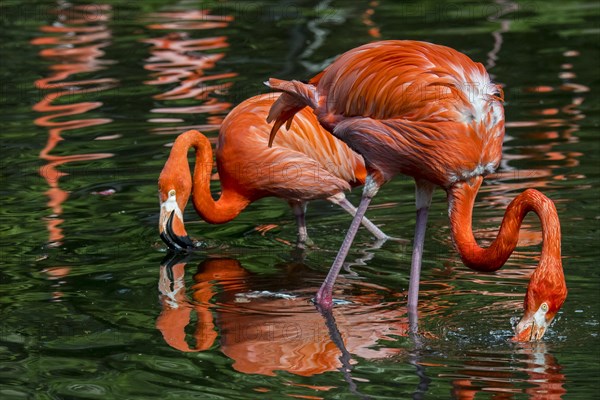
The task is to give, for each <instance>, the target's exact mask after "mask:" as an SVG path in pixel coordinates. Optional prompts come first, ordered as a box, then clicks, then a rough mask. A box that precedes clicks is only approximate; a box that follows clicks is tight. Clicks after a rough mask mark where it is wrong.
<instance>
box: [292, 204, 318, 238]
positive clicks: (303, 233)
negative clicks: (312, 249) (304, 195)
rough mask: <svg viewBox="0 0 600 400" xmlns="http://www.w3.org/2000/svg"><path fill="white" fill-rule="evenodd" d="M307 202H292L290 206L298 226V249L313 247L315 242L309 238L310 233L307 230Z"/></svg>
mask: <svg viewBox="0 0 600 400" xmlns="http://www.w3.org/2000/svg"><path fill="white" fill-rule="evenodd" d="M306 204H307V203H306V202H305V201H293V202H292V201H291V202H290V206H291V207H292V211H293V212H294V216H295V217H296V225H297V226H298V242H297V243H298V247H302V248H303V247H304V246H305V245H308V246H312V245H313V242H312V240H310V238H309V237H308V231H307V229H306V218H305V215H306Z"/></svg>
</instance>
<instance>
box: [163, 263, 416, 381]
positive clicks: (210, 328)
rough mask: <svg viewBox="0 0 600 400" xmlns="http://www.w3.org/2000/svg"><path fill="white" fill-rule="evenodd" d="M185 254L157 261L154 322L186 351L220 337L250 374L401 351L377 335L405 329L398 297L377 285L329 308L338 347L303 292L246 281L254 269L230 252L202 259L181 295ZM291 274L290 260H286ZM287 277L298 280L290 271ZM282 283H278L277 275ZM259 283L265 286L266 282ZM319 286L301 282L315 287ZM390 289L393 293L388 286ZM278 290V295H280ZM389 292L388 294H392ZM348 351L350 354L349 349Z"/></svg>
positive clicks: (336, 364) (316, 369)
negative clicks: (189, 334)
mask: <svg viewBox="0 0 600 400" xmlns="http://www.w3.org/2000/svg"><path fill="white" fill-rule="evenodd" d="M184 268H185V261H181V262H176V263H175V264H173V265H171V266H170V265H162V266H161V274H160V281H159V290H160V292H161V295H160V300H161V304H162V312H161V314H160V316H159V317H158V319H157V321H156V327H157V328H158V329H159V330H160V331H161V333H162V335H163V337H164V339H165V341H166V342H167V344H169V346H171V347H173V348H175V349H177V350H180V351H184V352H195V351H204V350H208V349H210V348H212V347H213V346H214V345H215V344H216V343H215V341H216V339H217V337H220V342H219V343H218V345H219V347H220V350H221V351H222V352H223V353H224V354H225V355H226V356H228V357H230V358H231V359H232V360H233V361H234V364H233V368H234V369H235V370H237V371H239V372H243V373H248V374H261V375H275V372H276V371H286V372H290V373H293V374H296V375H301V376H311V375H315V374H321V373H324V372H327V371H336V370H339V369H340V368H342V366H343V364H342V360H341V357H342V355H343V354H344V353H345V354H347V355H348V362H349V363H350V364H353V363H354V362H353V361H352V362H351V361H350V358H349V354H354V355H357V356H359V357H361V358H365V359H370V360H373V359H382V358H386V357H390V356H394V355H397V354H400V353H401V352H403V350H402V349H400V348H387V347H384V346H382V345H379V344H378V343H379V342H380V341H381V340H390V341H396V340H397V337H399V336H407V330H408V317H407V316H406V309H405V308H404V307H400V306H399V303H400V301H404V300H403V297H404V296H399V297H402V299H399V301H398V302H395V301H394V302H388V303H387V304H386V305H385V306H382V304H381V303H382V301H384V298H383V294H382V292H381V291H384V292H385V291H386V289H383V288H380V287H375V286H374V285H371V286H368V287H367V286H365V287H361V288H360V290H356V289H355V290H353V295H352V297H351V299H350V300H351V301H352V302H353V304H351V305H345V306H341V307H336V308H334V312H333V317H332V318H334V322H333V323H334V324H335V327H336V329H337V331H338V332H337V333H338V334H339V335H340V337H341V340H342V342H343V343H342V346H343V347H344V349H343V350H342V349H341V348H340V347H338V344H337V343H336V342H335V341H334V338H333V337H332V336H331V335H332V332H331V331H330V328H329V326H328V323H329V321H328V320H325V319H324V316H323V315H321V314H320V313H319V312H317V311H316V309H315V307H314V306H313V305H312V304H311V303H310V302H309V298H308V297H303V295H302V294H298V295H294V291H291V292H289V293H290V294H291V296H290V297H287V296H286V295H283V294H281V293H279V292H277V293H273V292H265V291H263V290H256V288H253V287H251V286H250V285H251V283H250V282H251V281H252V274H251V273H250V272H248V271H247V270H245V269H244V268H243V267H242V266H241V265H240V263H239V262H238V261H237V260H234V259H210V258H209V259H206V260H204V261H203V262H202V263H200V265H199V266H198V269H197V272H196V274H195V275H194V277H193V280H194V283H193V285H192V286H191V288H190V289H191V293H190V294H189V296H190V297H191V301H190V299H188V297H187V296H188V295H186V287H185V278H184ZM290 269H291V272H290V274H294V273H295V272H294V271H293V266H292V265H290ZM290 281H293V282H295V283H294V285H296V286H301V285H305V284H306V282H304V283H303V282H300V283H298V279H297V276H296V275H294V276H293V277H291V278H290ZM279 283H281V282H279ZM263 289H264V288H263ZM316 290H317V287H313V288H303V289H302V293H311V295H312V294H313V293H315V292H316ZM386 295H390V293H386ZM277 296H281V297H277ZM392 296H393V294H392ZM192 313H195V314H196V316H197V322H196V326H195V332H194V334H193V339H194V340H195V344H194V345H193V346H190V344H188V341H187V339H186V333H185V328H186V326H187V325H188V324H189V323H190V319H191V314H192ZM348 353H349V354H348Z"/></svg>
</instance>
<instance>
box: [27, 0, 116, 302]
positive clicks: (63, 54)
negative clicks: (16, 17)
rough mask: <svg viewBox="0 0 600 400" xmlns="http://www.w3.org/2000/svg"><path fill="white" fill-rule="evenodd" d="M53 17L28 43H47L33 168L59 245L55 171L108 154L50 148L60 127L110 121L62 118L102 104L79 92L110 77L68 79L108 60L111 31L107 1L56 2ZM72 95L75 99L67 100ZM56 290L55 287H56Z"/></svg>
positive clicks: (60, 197) (56, 274)
mask: <svg viewBox="0 0 600 400" xmlns="http://www.w3.org/2000/svg"><path fill="white" fill-rule="evenodd" d="M54 13H55V14H56V19H57V21H56V22H55V23H54V24H53V25H48V26H42V27H41V28H40V30H41V31H42V32H45V33H49V34H52V36H44V37H40V38H36V39H33V40H32V41H31V44H33V45H39V46H52V47H49V48H44V49H42V50H41V51H40V52H39V54H40V56H41V57H43V58H44V59H46V60H48V61H51V62H53V64H52V65H51V66H50V67H49V68H50V71H51V72H50V75H49V76H47V77H45V78H41V79H38V80H36V81H35V86H36V88H38V89H39V90H40V93H41V95H42V97H43V98H42V99H41V100H40V101H39V102H38V103H36V104H35V105H34V106H33V110H34V111H37V112H39V113H47V114H46V115H44V116H42V117H39V118H37V119H36V120H35V121H34V123H35V124H36V125H38V126H42V127H45V128H48V140H47V142H46V145H45V146H44V148H43V149H42V151H41V152H40V159H42V160H44V161H45V164H44V165H43V166H42V167H41V168H40V169H39V174H40V175H41V176H42V177H43V178H44V179H45V180H46V182H47V183H48V186H49V189H48V190H47V191H46V195H47V196H48V198H49V200H48V207H49V208H50V209H51V210H52V214H51V215H49V216H48V217H47V218H45V220H46V226H47V228H48V231H49V239H48V245H49V246H60V245H61V244H62V241H63V239H64V234H63V231H62V228H61V227H60V225H61V224H62V223H63V222H64V219H62V218H61V215H62V213H63V208H62V205H63V204H64V202H65V201H66V200H67V199H68V197H69V193H68V192H67V191H66V190H64V189H61V187H60V182H59V181H60V178H61V177H63V176H65V175H68V173H66V172H63V171H61V170H60V168H59V167H60V166H62V165H63V164H67V163H71V162H78V161H91V160H97V159H102V158H107V157H111V156H112V155H113V154H111V153H87V154H70V155H62V156H59V155H53V154H52V152H53V150H54V149H55V148H56V146H57V145H58V143H59V142H60V141H62V140H64V138H63V136H62V135H63V133H64V132H66V131H71V130H76V129H83V128H89V127H92V126H96V125H102V124H107V123H109V122H111V121H112V120H111V119H108V118H81V117H79V118H70V119H69V118H68V117H75V116H82V115H83V114H85V113H86V112H88V111H91V110H94V109H96V108H98V107H100V106H102V103H101V102H99V101H79V97H82V96H85V95H87V94H90V93H94V92H100V91H104V90H108V89H111V88H114V87H115V86H116V84H117V81H116V80H114V79H111V78H104V79H82V80H72V79H71V78H72V77H73V76H74V75H77V74H82V73H90V72H95V71H98V70H101V69H104V68H106V65H109V64H111V63H112V62H111V61H109V60H101V59H100V58H101V57H102V56H103V55H104V52H103V51H102V50H101V49H102V48H103V47H105V46H107V45H109V44H110V39H111V32H110V30H109V29H108V27H107V26H106V24H105V22H106V21H107V20H108V19H109V17H110V6H109V5H103V4H95V5H94V6H93V7H91V8H90V7H89V6H86V5H78V6H74V5H70V4H68V3H64V4H62V6H61V7H60V8H57V9H56V10H54ZM74 100H77V102H73V101H74ZM46 272H47V273H48V276H49V278H50V279H59V278H61V277H64V276H66V275H67V274H68V273H69V269H68V268H67V267H54V268H49V269H47V270H46ZM57 293H58V292H57Z"/></svg>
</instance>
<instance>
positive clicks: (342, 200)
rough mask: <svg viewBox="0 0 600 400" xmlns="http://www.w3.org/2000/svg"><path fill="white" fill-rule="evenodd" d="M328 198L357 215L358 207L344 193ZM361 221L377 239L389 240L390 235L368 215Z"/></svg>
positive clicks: (349, 212) (351, 213)
mask: <svg viewBox="0 0 600 400" xmlns="http://www.w3.org/2000/svg"><path fill="white" fill-rule="evenodd" d="M327 200H329V201H331V202H332V203H335V204H338V205H339V206H340V207H342V208H343V209H344V210H346V212H348V214H350V215H352V216H353V217H354V216H355V215H356V207H354V206H353V205H352V203H350V202H349V201H348V199H347V198H346V196H345V195H344V194H343V193H338V194H336V195H334V196H331V197H330V198H328V199H327ZM361 223H362V225H363V226H364V227H365V228H367V230H368V231H369V232H371V234H373V236H375V238H376V239H377V240H387V239H389V238H390V237H389V236H388V235H386V234H385V233H383V231H382V230H381V229H379V228H378V227H377V225H375V224H374V223H372V222H371V221H370V220H369V219H368V218H367V217H363V219H362V222H361Z"/></svg>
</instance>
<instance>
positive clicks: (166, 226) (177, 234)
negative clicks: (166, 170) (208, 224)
mask: <svg viewBox="0 0 600 400" xmlns="http://www.w3.org/2000/svg"><path fill="white" fill-rule="evenodd" d="M172 197H173V198H171V196H169V199H167V200H166V201H165V202H163V203H162V204H161V205H160V217H159V222H158V231H159V233H160V238H161V239H162V240H163V242H165V244H166V245H167V246H168V247H169V248H170V249H171V250H175V251H185V250H191V249H194V248H196V245H195V243H194V242H193V241H192V239H190V237H189V236H188V234H187V233H186V231H185V226H184V224H183V216H182V213H181V210H179V207H178V206H177V202H176V201H175V196H172Z"/></svg>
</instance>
